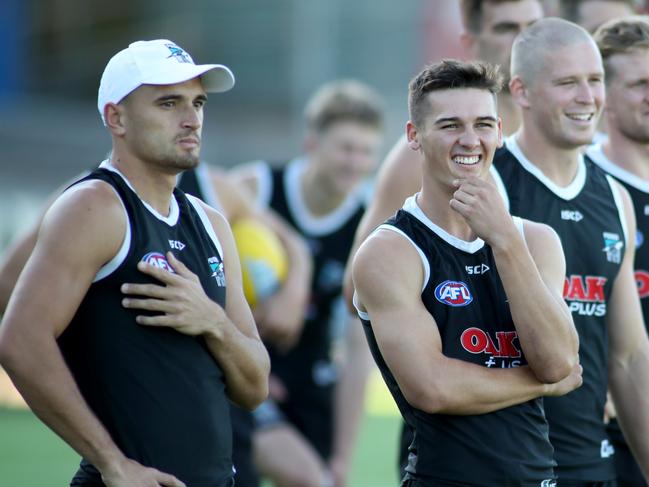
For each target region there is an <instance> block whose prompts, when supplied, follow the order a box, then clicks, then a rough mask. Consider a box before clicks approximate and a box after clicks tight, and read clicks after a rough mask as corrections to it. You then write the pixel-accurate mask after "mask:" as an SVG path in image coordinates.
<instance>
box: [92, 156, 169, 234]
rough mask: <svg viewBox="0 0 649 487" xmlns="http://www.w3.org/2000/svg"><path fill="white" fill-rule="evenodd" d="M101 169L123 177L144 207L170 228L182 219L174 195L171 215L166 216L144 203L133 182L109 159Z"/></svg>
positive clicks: (101, 165) (102, 164) (103, 163)
mask: <svg viewBox="0 0 649 487" xmlns="http://www.w3.org/2000/svg"><path fill="white" fill-rule="evenodd" d="M99 167H101V168H104V169H108V170H109V171H112V172H114V173H115V174H118V175H119V177H121V178H122V179H123V180H124V182H125V183H126V184H127V185H128V187H129V188H131V190H132V191H133V192H134V193H135V194H136V195H137V197H138V198H139V199H140V201H141V202H142V204H143V205H144V207H145V208H146V209H147V210H149V212H150V213H151V214H152V215H153V216H155V217H156V218H157V219H158V220H160V221H162V222H164V223H166V224H167V225H169V226H170V227H173V226H174V225H175V224H176V223H178V218H179V217H180V209H179V208H178V202H177V201H176V197H175V196H174V195H173V194H172V195H171V200H170V201H169V215H167V216H164V215H162V214H160V213H158V211H157V210H156V209H155V208H153V206H151V205H150V204H149V203H147V202H146V201H144V200H143V199H142V198H140V195H138V194H137V191H135V188H134V187H133V186H132V185H131V182H130V181H129V180H128V179H127V178H126V176H124V175H123V174H122V173H121V172H120V171H119V170H118V169H117V168H116V167H115V166H113V165H112V164H111V163H110V162H109V161H108V159H106V160H105V161H103V162H102V163H101V164H100V165H99Z"/></svg>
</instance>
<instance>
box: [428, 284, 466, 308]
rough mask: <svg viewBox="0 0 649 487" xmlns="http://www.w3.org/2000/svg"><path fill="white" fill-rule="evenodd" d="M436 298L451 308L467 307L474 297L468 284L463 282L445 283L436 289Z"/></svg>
mask: <svg viewBox="0 0 649 487" xmlns="http://www.w3.org/2000/svg"><path fill="white" fill-rule="evenodd" d="M435 298H437V301H439V302H440V303H444V304H448V305H449V306H466V305H468V304H469V303H470V302H471V301H473V296H471V292H470V291H469V288H468V287H467V285H466V284H464V283H463V282H461V281H444V282H442V283H441V284H438V286H437V287H436V288H435Z"/></svg>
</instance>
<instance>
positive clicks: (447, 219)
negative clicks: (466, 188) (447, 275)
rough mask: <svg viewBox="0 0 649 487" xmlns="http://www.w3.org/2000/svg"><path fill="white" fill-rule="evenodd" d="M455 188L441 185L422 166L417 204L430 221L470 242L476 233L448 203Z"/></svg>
mask: <svg viewBox="0 0 649 487" xmlns="http://www.w3.org/2000/svg"><path fill="white" fill-rule="evenodd" d="M455 190H456V188H454V187H448V186H442V185H441V183H440V182H439V181H436V180H434V179H433V178H431V177H430V176H429V175H428V174H426V169H425V167H424V171H423V175H422V188H421V191H420V193H419V195H418V196H417V200H416V201H417V205H418V206H419V208H421V210H422V211H423V212H424V214H425V215H426V216H427V217H428V218H429V219H430V221H432V222H433V223H435V225H437V226H438V227H440V228H442V229H443V230H444V231H445V232H447V233H448V234H449V235H452V236H454V237H456V238H459V239H460V240H464V241H465V242H472V241H473V240H475V239H476V238H477V235H476V234H475V232H474V231H473V229H472V228H471V227H470V226H469V224H468V223H467V221H466V219H465V218H464V217H463V216H462V215H460V214H459V213H458V212H457V211H455V210H454V209H452V208H451V207H450V205H449V201H451V199H452V198H453V193H454V192H455Z"/></svg>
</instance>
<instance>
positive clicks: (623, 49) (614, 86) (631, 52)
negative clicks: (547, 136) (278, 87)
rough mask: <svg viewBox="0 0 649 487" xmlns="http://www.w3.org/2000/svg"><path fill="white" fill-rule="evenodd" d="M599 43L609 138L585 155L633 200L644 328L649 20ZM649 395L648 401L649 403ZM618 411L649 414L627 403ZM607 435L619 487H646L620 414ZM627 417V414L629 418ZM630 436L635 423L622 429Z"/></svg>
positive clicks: (613, 31) (617, 23)
mask: <svg viewBox="0 0 649 487" xmlns="http://www.w3.org/2000/svg"><path fill="white" fill-rule="evenodd" d="M594 37H595V41H596V42H597V46H598V47H599V50H600V53H601V54H602V59H603V61H604V71H605V72H606V106H605V107H604V115H605V119H606V126H607V128H608V138H607V140H606V141H604V142H603V143H601V144H597V145H594V146H591V147H589V148H588V150H587V151H586V154H587V155H588V157H590V158H591V159H592V160H593V161H594V162H595V163H596V164H597V165H599V166H600V167H601V168H602V169H604V170H605V171H607V172H608V173H609V174H611V175H613V176H615V178H616V179H617V180H618V181H619V182H620V183H621V184H622V185H623V186H624V187H625V188H626V189H627V190H628V191H629V193H630V194H631V197H632V199H633V206H634V209H635V214H636V218H637V221H638V229H637V231H636V239H635V249H636V251H635V261H634V269H635V280H636V283H637V285H638V293H639V295H640V302H641V304H642V312H643V315H644V319H645V326H646V325H647V322H648V320H649V246H648V245H647V242H646V241H645V238H646V236H648V235H649V212H648V211H647V209H648V208H649V19H648V18H647V17H627V18H621V19H618V20H613V21H611V22H608V23H606V24H604V25H603V26H601V28H600V29H598V30H597V31H596V32H595V35H594ZM647 397H648V395H647V394H645V396H644V398H645V400H647ZM622 401H623V402H622V403H621V404H620V405H619V408H620V409H622V408H633V409H636V408H644V409H646V408H648V407H649V405H647V404H646V403H645V404H644V405H640V404H637V403H635V402H630V401H628V400H626V399H625V398H622ZM607 412H608V413H609V418H610V422H609V424H608V426H607V432H608V434H609V435H610V438H611V442H612V443H613V446H614V448H615V457H614V459H615V467H616V470H617V475H618V484H619V487H646V486H647V481H646V480H645V476H649V471H647V466H646V465H645V472H646V474H645V476H643V475H642V472H641V471H640V469H639V468H638V465H637V463H636V462H635V461H634V459H633V455H632V454H631V450H630V448H629V445H628V444H627V442H626V441H625V439H624V436H623V435H622V431H621V429H620V423H619V422H618V421H617V419H616V418H615V410H614V409H612V408H609V409H608V410H607ZM625 416H627V417H628V414H627V415H625ZM622 426H623V427H624V431H625V432H627V433H626V434H627V436H630V438H632V439H636V440H637V439H638V437H637V436H636V435H633V434H632V433H631V431H632V430H633V429H635V428H636V425H635V424H634V423H626V424H624V423H623V424H622ZM644 440H645V441H643V442H641V443H636V444H635V445H631V446H632V447H633V451H635V452H637V453H636V455H637V456H638V457H640V458H647V450H648V449H649V441H646V440H647V438H646V437H645V438H644Z"/></svg>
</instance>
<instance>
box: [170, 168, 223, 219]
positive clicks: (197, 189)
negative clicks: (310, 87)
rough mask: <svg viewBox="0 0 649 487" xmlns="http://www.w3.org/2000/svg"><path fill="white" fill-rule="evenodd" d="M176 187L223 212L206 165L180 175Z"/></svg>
mask: <svg viewBox="0 0 649 487" xmlns="http://www.w3.org/2000/svg"><path fill="white" fill-rule="evenodd" d="M176 186H177V187H178V188H179V189H181V190H182V191H183V192H184V193H186V194H191V195H193V196H196V197H197V198H199V199H201V200H203V201H204V202H205V203H207V204H208V205H210V206H211V207H212V208H214V209H215V210H218V211H220V212H221V213H222V212H223V207H222V205H221V201H220V200H219V197H218V195H217V194H216V191H215V190H214V185H213V184H212V181H211V179H210V174H209V168H208V166H207V164H206V163H204V162H201V163H200V164H199V165H198V166H196V167H195V168H194V169H189V170H187V171H183V172H182V173H180V174H179V175H178V182H177V184H176Z"/></svg>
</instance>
